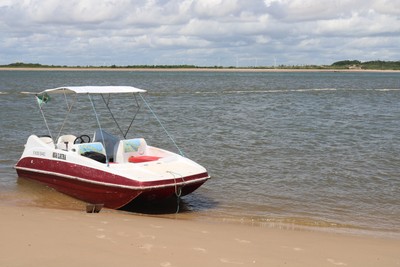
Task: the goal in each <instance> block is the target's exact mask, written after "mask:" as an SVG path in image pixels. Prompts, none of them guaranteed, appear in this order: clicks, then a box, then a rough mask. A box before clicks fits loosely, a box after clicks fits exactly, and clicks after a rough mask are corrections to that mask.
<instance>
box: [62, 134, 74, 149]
mask: <svg viewBox="0 0 400 267" xmlns="http://www.w3.org/2000/svg"><path fill="white" fill-rule="evenodd" d="M75 139H76V136H75V135H72V134H66V135H61V136H60V137H59V138H58V141H57V148H59V149H62V150H67V151H68V150H70V149H71V148H72V145H73V144H74V141H75Z"/></svg>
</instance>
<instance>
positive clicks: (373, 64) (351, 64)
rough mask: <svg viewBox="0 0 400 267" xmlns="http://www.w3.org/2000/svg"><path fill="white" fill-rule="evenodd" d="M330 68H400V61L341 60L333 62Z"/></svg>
mask: <svg viewBox="0 0 400 267" xmlns="http://www.w3.org/2000/svg"><path fill="white" fill-rule="evenodd" d="M331 66H332V68H335V69H351V68H353V69H357V68H358V69H363V70H400V61H382V60H374V61H366V62H361V61H359V60H342V61H337V62H335V63H333V64H332V65H331Z"/></svg>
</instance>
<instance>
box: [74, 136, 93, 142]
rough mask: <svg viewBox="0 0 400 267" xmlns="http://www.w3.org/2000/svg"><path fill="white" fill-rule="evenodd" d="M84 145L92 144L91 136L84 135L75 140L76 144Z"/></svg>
mask: <svg viewBox="0 0 400 267" xmlns="http://www.w3.org/2000/svg"><path fill="white" fill-rule="evenodd" d="M83 143H90V136H89V135H86V134H82V135H81V136H78V137H77V138H76V139H75V140H74V144H83Z"/></svg>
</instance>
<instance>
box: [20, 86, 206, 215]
mask: <svg viewBox="0 0 400 267" xmlns="http://www.w3.org/2000/svg"><path fill="white" fill-rule="evenodd" d="M146 92H147V91H146V90H143V89H139V88H136V87H133V86H70V87H57V88H52V89H46V90H44V91H41V92H40V93H35V94H34V95H35V98H36V100H37V102H38V105H39V110H40V112H41V114H42V116H43V118H44V122H45V125H46V128H43V129H44V130H45V131H46V135H37V134H32V135H30V136H29V137H28V139H27V141H26V144H25V148H24V150H23V153H22V156H21V158H20V159H19V160H18V162H17V163H16V165H15V169H16V171H17V174H18V176H19V177H23V178H27V179H32V180H35V181H38V182H41V183H44V184H45V185H47V186H49V187H51V188H54V189H55V190H57V191H59V192H61V193H64V194H66V195H69V196H72V197H74V198H76V199H79V200H81V201H84V202H86V203H87V204H90V205H102V206H104V207H106V208H110V209H120V208H123V207H124V206H126V205H128V204H129V203H131V202H132V201H134V200H137V199H140V200H141V201H146V202H153V201H154V202H163V201H164V200H167V199H170V198H180V197H182V196H185V195H187V194H190V193H192V192H193V191H195V190H196V189H197V188H199V187H200V186H201V185H202V184H204V183H205V182H206V181H207V180H208V179H210V175H209V174H208V172H207V170H206V169H205V168H204V167H203V166H201V165H199V164H198V163H196V162H194V161H193V160H190V159H189V158H187V157H186V156H185V155H184V154H183V153H182V151H181V150H180V149H179V147H178V146H177V145H176V143H175V141H174V140H173V139H172V137H171V135H170V134H169V133H168V132H167V131H166V128H165V127H164V126H163V125H162V128H163V129H164V130H165V132H166V134H167V136H168V137H170V138H171V140H172V141H173V144H174V145H176V147H177V148H178V149H179V153H178V152H172V151H170V150H166V149H162V148H159V147H156V146H151V145H150V144H148V142H149V140H146V139H145V138H143V137H142V136H136V137H133V138H128V133H129V130H130V127H131V126H132V124H133V122H134V120H135V117H136V115H137V113H138V110H140V108H141V107H142V106H147V107H148V108H149V109H150V111H151V114H153V115H154V116H155V117H156V119H157V121H158V122H159V123H161V121H160V119H158V117H157V115H156V114H155V112H154V111H153V110H152V108H151V107H150V105H149V104H148V101H147V100H146V98H145V97H144V96H143V95H144V94H145V93H146ZM117 95H118V96H121V95H123V97H120V98H119V99H121V100H123V99H126V97H125V96H129V97H130V96H132V99H134V100H132V99H131V98H129V99H130V100H129V103H131V104H130V105H131V106H133V110H135V111H136V112H133V113H131V115H132V117H133V118H132V120H130V125H129V127H128V128H127V129H124V130H122V128H125V127H121V125H120V124H118V120H116V117H117V116H116V115H115V114H114V113H115V109H114V110H112V109H111V104H112V103H115V101H114V102H112V101H110V99H111V98H113V97H115V96H117ZM80 96H85V98H87V99H88V103H90V105H89V104H88V105H87V106H86V109H85V110H84V111H79V112H88V111H87V110H88V108H87V107H88V106H92V109H93V111H94V115H95V116H94V118H96V123H92V124H90V123H87V124H84V128H83V129H84V131H82V132H81V133H77V132H63V131H64V125H65V121H66V120H67V119H68V116H69V114H70V113H71V112H72V110H74V108H73V107H74V104H75V101H76V100H75V99H77V98H79V97H80ZM57 97H61V98H65V99H70V100H69V101H68V100H67V101H65V102H66V107H65V114H66V115H65V119H64V120H62V123H61V124H62V125H61V126H60V127H59V128H58V129H59V130H58V131H56V134H55V133H54V130H51V129H50V128H51V127H49V123H48V122H47V117H48V116H47V114H45V112H44V110H45V109H44V107H45V106H47V105H50V102H52V101H50V99H53V98H57ZM71 98H72V100H71ZM98 99H100V100H98ZM101 99H102V100H103V102H101V103H103V104H104V105H102V106H103V108H104V107H105V108H104V109H105V110H107V111H108V112H110V113H111V117H112V118H113V120H114V122H115V123H116V126H117V127H114V128H113V129H119V130H120V132H121V134H118V135H115V134H112V133H110V131H106V130H105V129H104V127H102V124H101V123H100V116H99V112H98V106H99V104H98V103H99V101H101ZM96 101H97V102H96ZM143 102H144V104H143ZM132 103H134V105H133V104H132ZM139 103H142V104H141V105H140V104H139ZM57 105H60V101H58V102H57ZM75 105H76V104H75ZM96 106H97V107H96ZM127 107H128V106H121V105H120V106H119V107H118V106H117V110H119V111H120V113H128V112H126V109H127ZM118 108H119V109H118ZM74 111H75V110H74ZM62 113H64V111H62ZM81 114H82V113H81ZM128 114H129V113H128ZM53 117H54V116H53ZM55 117H58V116H55ZM73 123H78V122H76V121H74V122H73ZM86 125H96V126H95V128H94V129H89V128H88V126H86ZM75 129H78V128H75ZM47 133H48V134H47ZM91 133H93V135H92V134H91ZM56 135H57V136H56Z"/></svg>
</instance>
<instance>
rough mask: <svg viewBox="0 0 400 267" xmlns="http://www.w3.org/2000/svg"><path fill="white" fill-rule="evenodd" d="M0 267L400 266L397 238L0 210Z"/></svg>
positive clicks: (141, 217)
mask: <svg viewBox="0 0 400 267" xmlns="http://www.w3.org/2000/svg"><path fill="white" fill-rule="evenodd" d="M0 212H1V222H0V225H1V227H0V235H1V237H2V238H1V239H2V242H0V266H7V267H11V266H41V267H46V266H52V267H54V266H68V267H70V266H98V267H100V266H163V267H167V266H319V267H321V266H363V267H366V266H381V267H382V266H400V253H399V248H400V240H396V239H380V238H374V237H361V236H348V235H343V234H333V233H320V232H314V231H306V230H281V229H274V228H266V227H254V226H246V225H237V224H229V223H210V222H201V221H192V220H182V219H180V220H178V219H173V218H172V219H166V218H159V217H152V216H144V215H137V214H132V213H126V212H120V211H114V210H107V209H103V210H102V211H101V212H100V213H97V214H88V213H85V212H84V211H83V210H82V211H76V210H72V211H71V210H57V209H44V208H33V207H11V206H0Z"/></svg>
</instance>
